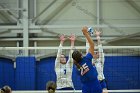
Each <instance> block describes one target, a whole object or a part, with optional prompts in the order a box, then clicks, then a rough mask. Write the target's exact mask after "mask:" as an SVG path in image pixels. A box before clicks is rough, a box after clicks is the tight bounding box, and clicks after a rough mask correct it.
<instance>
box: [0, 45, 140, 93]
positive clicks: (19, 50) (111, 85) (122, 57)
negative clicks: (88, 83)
mask: <svg viewBox="0 0 140 93" xmlns="http://www.w3.org/2000/svg"><path fill="white" fill-rule="evenodd" d="M70 48H71V47H63V48H62V50H63V51H62V52H63V54H65V55H66V57H68V54H69V50H70ZM58 49H59V47H0V87H2V86H4V85H9V86H11V87H12V89H13V90H19V91H13V93H47V91H36V90H45V89H46V83H47V82H48V81H50V80H54V81H56V75H55V71H54V70H53V69H54V62H55V58H56V54H57V51H58ZM75 49H77V50H79V51H81V52H82V53H83V54H86V47H85V46H76V47H75ZM103 49H104V53H105V63H104V75H105V78H106V82H107V87H108V92H109V93H116V92H117V93H134V92H139V93H140V90H139V89H140V46H103ZM7 73H8V74H7ZM72 81H73V84H74V87H75V89H76V90H75V91H57V92H56V93H81V82H80V78H79V77H78V76H77V74H76V72H75V68H73V75H72ZM20 90H22V91H20ZM25 90H32V91H25Z"/></svg>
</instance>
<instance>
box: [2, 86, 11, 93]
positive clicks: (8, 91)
mask: <svg viewBox="0 0 140 93" xmlns="http://www.w3.org/2000/svg"><path fill="white" fill-rule="evenodd" d="M1 90H2V91H3V92H1V93H11V91H12V90H11V88H10V87H9V86H7V85H6V86H4V87H3V88H2V89H1Z"/></svg>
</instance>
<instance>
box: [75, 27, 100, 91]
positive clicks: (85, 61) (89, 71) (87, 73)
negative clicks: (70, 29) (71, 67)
mask: <svg viewBox="0 0 140 93" xmlns="http://www.w3.org/2000/svg"><path fill="white" fill-rule="evenodd" d="M82 32H83V34H84V36H85V37H86V39H87V40H88V42H89V50H88V53H87V54H86V56H83V55H82V53H80V52H79V51H77V50H75V51H74V52H73V53H72V58H73V59H74V64H75V65H76V67H77V73H78V75H79V76H80V79H81V82H82V84H83V85H82V93H102V88H101V85H100V83H99V81H98V79H97V70H96V68H95V67H93V66H92V58H93V56H94V42H93V40H92V39H91V37H90V35H89V33H88V28H87V27H83V29H82Z"/></svg>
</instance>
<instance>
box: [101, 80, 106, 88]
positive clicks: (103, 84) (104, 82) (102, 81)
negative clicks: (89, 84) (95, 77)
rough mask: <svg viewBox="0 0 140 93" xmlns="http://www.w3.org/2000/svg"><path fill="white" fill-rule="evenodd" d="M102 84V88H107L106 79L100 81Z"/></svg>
mask: <svg viewBox="0 0 140 93" xmlns="http://www.w3.org/2000/svg"><path fill="white" fill-rule="evenodd" d="M100 84H101V87H102V89H104V88H107V85H106V81H105V79H104V80H101V81H100Z"/></svg>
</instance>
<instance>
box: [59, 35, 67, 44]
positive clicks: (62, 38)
mask: <svg viewBox="0 0 140 93" xmlns="http://www.w3.org/2000/svg"><path fill="white" fill-rule="evenodd" d="M60 40H61V41H63V42H64V41H65V40H66V38H65V35H64V34H62V35H61V36H60Z"/></svg>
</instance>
